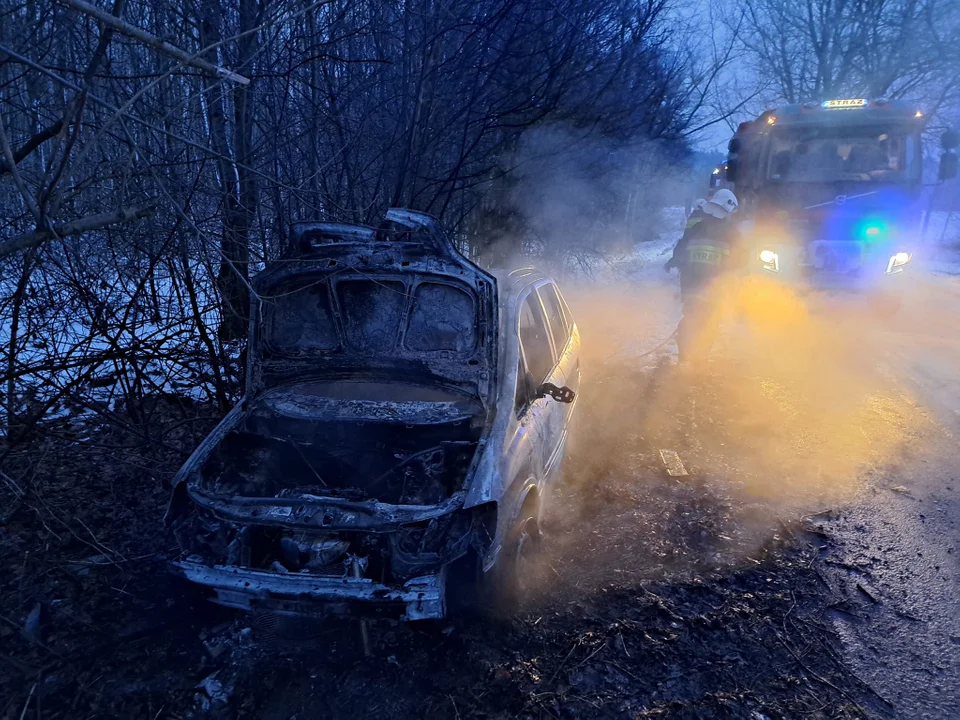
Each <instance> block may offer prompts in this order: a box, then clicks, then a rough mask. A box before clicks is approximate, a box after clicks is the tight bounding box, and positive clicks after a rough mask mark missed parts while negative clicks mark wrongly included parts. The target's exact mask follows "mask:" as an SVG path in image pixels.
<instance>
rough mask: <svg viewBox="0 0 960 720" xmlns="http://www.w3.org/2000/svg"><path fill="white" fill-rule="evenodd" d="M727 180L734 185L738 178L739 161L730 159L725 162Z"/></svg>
mask: <svg viewBox="0 0 960 720" xmlns="http://www.w3.org/2000/svg"><path fill="white" fill-rule="evenodd" d="M726 177H727V180H728V181H729V182H732V183H735V182H737V180H739V178H740V160H739V159H737V158H730V159H729V160H727V173H726Z"/></svg>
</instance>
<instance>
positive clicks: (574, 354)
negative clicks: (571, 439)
mask: <svg viewBox="0 0 960 720" xmlns="http://www.w3.org/2000/svg"><path fill="white" fill-rule="evenodd" d="M537 295H538V296H539V298H540V303H541V306H542V307H543V310H544V315H545V316H546V318H547V323H548V325H549V327H550V336H551V340H552V341H553V348H554V366H553V368H552V369H551V371H550V374H549V376H548V380H547V382H550V383H553V384H554V385H556V386H557V387H569V388H570V389H571V390H573V391H574V392H576V391H577V390H579V385H580V382H579V378H580V364H579V363H580V359H579V352H578V347H577V346H578V343H576V342H574V338H573V337H572V334H571V331H572V328H573V326H572V323H571V322H570V321H569V320H568V313H567V312H566V311H565V305H564V303H563V300H562V298H561V297H560V293H559V291H558V290H557V286H556V285H555V284H554V283H553V282H552V281H548V282H546V283H543V284H541V285H539V286H538V287H537ZM553 404H554V405H555V406H556V407H554V408H553V409H552V412H551V413H550V416H549V418H548V420H549V422H550V431H549V435H550V439H549V441H548V445H549V447H548V448H547V458H546V460H545V462H544V466H545V468H546V470H547V473H548V475H553V474H556V472H557V471H558V470H559V468H560V463H561V461H562V460H563V454H564V450H565V448H566V441H567V430H568V426H569V418H570V415H571V413H572V412H573V404H566V403H553Z"/></svg>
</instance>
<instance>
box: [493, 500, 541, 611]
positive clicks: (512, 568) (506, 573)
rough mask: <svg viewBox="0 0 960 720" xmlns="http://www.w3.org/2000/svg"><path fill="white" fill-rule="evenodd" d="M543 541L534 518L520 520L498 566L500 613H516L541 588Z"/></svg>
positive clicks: (512, 532)
mask: <svg viewBox="0 0 960 720" xmlns="http://www.w3.org/2000/svg"><path fill="white" fill-rule="evenodd" d="M542 547H543V539H542V537H541V535H540V526H539V524H538V523H537V519H536V518H535V517H529V516H528V517H524V518H521V519H520V520H518V521H517V523H516V524H515V525H514V526H513V530H512V531H511V532H510V535H509V536H508V538H507V542H506V543H505V544H504V546H503V549H502V550H501V556H500V558H499V559H498V560H497V567H496V571H497V572H496V580H495V582H496V599H497V606H498V609H499V610H500V611H501V612H504V613H509V614H513V613H515V612H516V611H517V610H518V609H519V608H520V605H521V603H522V602H523V601H524V600H525V599H526V598H528V597H530V595H531V594H532V593H533V591H534V590H536V589H537V588H538V586H539V585H540V582H539V578H540V576H541V572H540V570H541V569H542V567H543V563H542V553H541V551H542Z"/></svg>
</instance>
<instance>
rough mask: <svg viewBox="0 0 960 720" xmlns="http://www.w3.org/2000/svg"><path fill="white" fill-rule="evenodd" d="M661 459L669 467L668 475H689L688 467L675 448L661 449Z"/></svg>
mask: <svg viewBox="0 0 960 720" xmlns="http://www.w3.org/2000/svg"><path fill="white" fill-rule="evenodd" d="M660 459H661V460H663V464H664V465H665V466H666V468H667V475H669V476H670V477H684V476H686V475H687V469H686V468H685V467H684V466H683V461H682V460H681V459H680V455H679V454H678V453H677V452H675V451H674V450H661V451H660Z"/></svg>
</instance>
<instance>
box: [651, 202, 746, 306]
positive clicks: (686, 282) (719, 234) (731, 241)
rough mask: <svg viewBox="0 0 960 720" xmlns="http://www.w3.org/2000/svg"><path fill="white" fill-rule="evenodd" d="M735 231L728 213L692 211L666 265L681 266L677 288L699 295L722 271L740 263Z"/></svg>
mask: <svg viewBox="0 0 960 720" xmlns="http://www.w3.org/2000/svg"><path fill="white" fill-rule="evenodd" d="M736 233H737V231H736V226H735V225H734V223H732V222H731V221H730V218H729V216H728V217H727V218H725V219H723V220H720V219H718V218H715V217H713V216H712V215H708V214H707V213H704V212H702V211H700V210H697V211H695V212H694V213H693V214H692V215H691V216H690V218H689V220H687V227H686V230H685V231H684V233H683V237H682V238H680V241H679V242H678V243H677V246H676V247H675V248H674V249H673V257H671V258H670V262H669V263H668V267H677V268H678V269H679V270H680V292H681V293H682V294H683V295H684V296H693V295H700V294H701V293H703V292H704V291H705V290H706V289H707V287H708V286H709V285H710V284H711V283H712V282H713V281H714V280H716V279H717V278H718V277H720V276H721V275H722V274H724V273H726V272H729V271H731V270H732V269H734V268H736V267H738V266H740V265H741V264H742V261H743V258H742V257H741V256H740V255H741V253H740V247H739V243H737V234H736Z"/></svg>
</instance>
